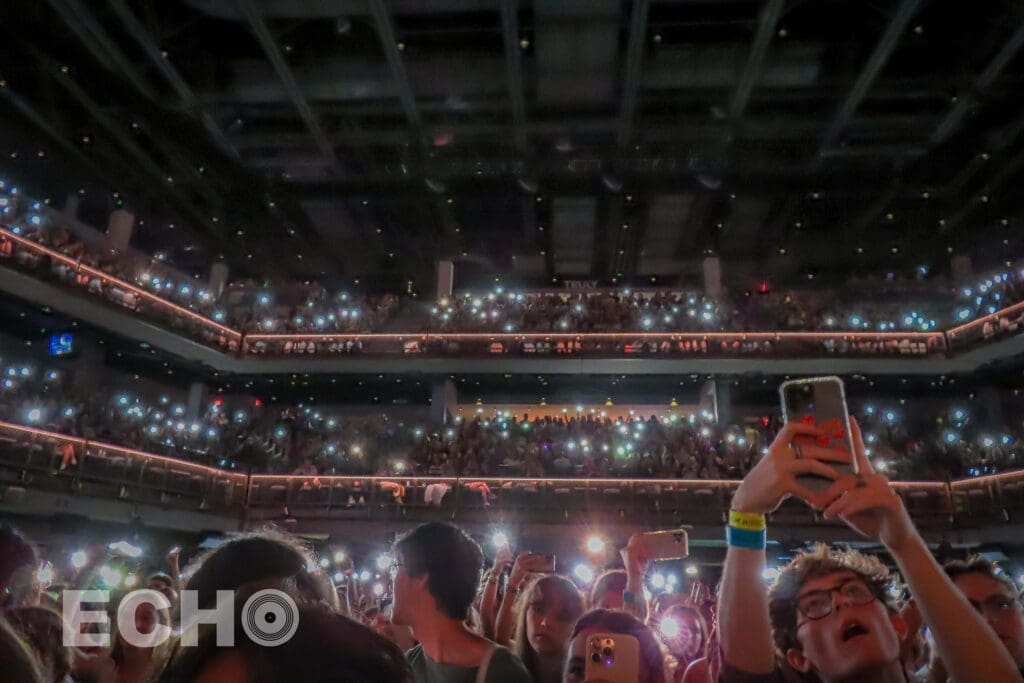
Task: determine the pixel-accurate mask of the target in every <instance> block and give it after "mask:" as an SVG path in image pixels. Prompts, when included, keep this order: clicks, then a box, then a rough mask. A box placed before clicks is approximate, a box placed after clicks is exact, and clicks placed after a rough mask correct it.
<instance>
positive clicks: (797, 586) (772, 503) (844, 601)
mask: <svg viewBox="0 0 1024 683" xmlns="http://www.w3.org/2000/svg"><path fill="white" fill-rule="evenodd" d="M850 432H851V435H852V437H853V445H854V453H853V455H854V457H855V458H856V460H857V465H858V468H857V469H858V472H859V474H857V475H841V474H840V473H839V472H838V471H836V470H835V469H834V468H833V467H831V466H829V464H828V462H834V461H835V459H836V454H835V452H834V451H831V450H830V449H826V448H823V447H820V446H818V445H817V443H818V439H820V438H822V437H824V436H826V434H825V433H824V432H823V431H821V429H820V428H819V427H816V426H814V425H807V424H800V423H790V424H787V425H786V426H785V427H783V428H782V430H781V431H780V432H779V435H778V436H777V437H776V439H775V441H774V442H773V444H772V446H771V448H770V449H769V453H768V455H767V456H766V457H765V458H763V459H762V460H761V461H760V462H759V463H758V464H757V465H756V466H755V467H754V469H753V470H751V471H750V473H749V474H748V475H747V476H746V478H745V479H744V480H743V482H742V483H741V485H740V486H739V488H738V489H737V491H736V493H735V495H734V496H733V500H732V510H731V512H730V515H729V525H728V527H727V529H726V538H727V542H728V545H729V548H728V551H727V554H726V560H725V566H724V569H723V576H722V587H721V590H720V592H719V624H720V629H721V640H720V643H721V651H722V658H723V662H724V665H723V671H722V673H721V674H720V677H719V680H720V681H723V682H724V683H734V682H740V681H744V682H747V683H751V682H753V683H762V682H763V683H769V682H772V683H774V682H775V681H780V680H782V676H783V669H784V668H786V667H790V668H792V669H794V670H795V671H797V672H799V673H801V674H804V675H813V676H814V677H816V678H817V679H818V680H820V681H822V682H823V683H840V682H842V683H853V682H854V681H864V682H866V681H871V682H872V683H890V682H891V683H906V682H907V681H908V677H907V673H906V670H905V667H904V665H903V662H902V659H901V648H900V642H901V638H902V637H904V636H905V635H906V633H907V625H906V622H905V621H903V619H902V618H901V617H900V615H899V614H898V613H897V612H896V609H895V607H896V606H895V604H894V598H893V596H894V591H892V590H890V589H891V588H894V587H895V585H896V583H897V582H896V579H895V576H894V575H892V574H891V573H890V572H889V570H888V569H887V568H886V567H885V566H884V565H883V564H882V563H881V561H879V560H878V559H877V558H872V557H870V556H867V555H864V554H862V553H859V552H856V551H853V550H843V549H832V548H829V547H827V546H818V547H815V548H814V549H813V550H812V551H810V552H805V553H801V554H798V555H797V556H796V557H795V558H794V559H793V561H792V562H790V563H789V564H788V565H787V566H786V567H785V568H784V569H783V570H782V571H781V573H780V575H779V577H778V579H777V580H776V582H775V584H774V585H773V586H772V587H771V590H770V591H769V589H768V586H767V584H766V582H765V580H764V579H763V578H762V572H763V570H764V568H765V546H766V543H767V529H766V523H765V515H766V514H767V513H769V512H772V511H774V510H775V509H776V508H778V507H779V505H780V504H781V503H782V501H783V500H784V499H786V498H787V497H789V496H791V495H795V496H797V497H799V498H802V499H803V500H804V501H806V502H807V503H809V504H810V505H812V506H813V507H815V508H817V509H820V510H823V511H824V517H825V518H826V519H839V520H842V521H843V522H845V523H846V524H847V526H849V527H850V528H851V529H853V530H855V531H857V532H858V533H859V534H861V535H862V536H865V537H867V538H869V539H871V540H872V541H875V542H880V543H881V544H882V545H883V546H885V548H886V550H888V551H889V554H890V555H891V556H892V558H893V559H894V560H895V562H896V564H897V565H898V567H899V569H900V570H901V572H902V573H903V576H904V577H905V578H906V581H907V584H908V586H909V589H910V592H911V594H912V595H913V597H914V600H915V602H916V604H917V606H918V608H919V609H920V612H921V615H922V616H923V618H924V621H925V623H926V624H927V625H928V627H929V629H930V631H931V634H932V635H933V636H934V639H935V643H936V647H937V650H938V654H939V656H940V657H941V658H942V660H943V662H944V663H945V665H946V667H947V670H948V672H949V674H950V678H951V680H952V681H955V682H956V683H976V682H981V681H985V682H986V683H997V682H998V683H1012V682H1020V681H1022V680H1024V679H1022V678H1021V674H1020V673H1019V672H1018V670H1017V667H1016V665H1015V664H1014V662H1013V660H1012V659H1011V657H1010V656H1009V654H1008V653H1007V651H1006V649H1005V648H1004V647H1003V646H1002V645H1001V644H1000V642H999V640H998V639H997V638H996V636H995V634H994V633H992V632H991V631H990V630H989V629H987V628H986V626H985V621H984V619H983V617H982V615H981V614H979V613H978V612H977V611H976V610H975V609H974V608H973V607H972V606H971V604H970V603H969V602H968V601H967V599H966V598H965V597H964V596H963V595H962V594H961V593H960V591H958V590H957V589H956V587H955V586H954V585H953V582H952V580H951V579H950V578H949V577H948V576H947V575H946V574H945V572H943V571H942V567H940V566H939V564H938V562H936V560H935V558H934V557H932V555H931V553H930V552H929V550H928V546H927V545H926V544H925V542H924V540H923V539H922V538H921V536H920V534H919V533H918V532H917V530H916V529H915V528H914V525H913V523H912V522H911V520H910V516H909V515H908V514H907V511H906V508H905V507H904V505H903V502H902V501H901V499H900V497H899V496H898V495H897V494H896V492H895V491H894V490H893V489H892V487H891V486H890V485H889V482H888V480H887V479H886V478H885V477H884V476H882V475H880V474H877V473H875V472H874V470H873V469H872V467H871V463H870V462H869V461H868V459H867V457H866V456H865V453H864V443H863V440H862V438H861V433H860V429H859V428H858V426H857V423H856V421H854V420H851V421H850ZM794 446H795V447H794ZM800 475H815V476H819V477H823V478H826V479H829V480H831V481H832V483H831V484H830V485H828V486H827V488H825V490H821V491H815V490H812V489H810V488H808V487H807V486H805V485H804V483H803V482H802V481H801V480H799V479H798V478H797V477H798V476H800Z"/></svg>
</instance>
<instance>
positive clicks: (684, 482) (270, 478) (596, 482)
mask: <svg viewBox="0 0 1024 683" xmlns="http://www.w3.org/2000/svg"><path fill="white" fill-rule="evenodd" d="M0 430H6V431H11V432H19V433H22V434H26V435H29V436H30V437H40V436H41V437H47V438H51V439H55V440H58V441H71V442H73V443H77V444H81V445H84V446H85V447H87V448H88V447H92V448H99V449H104V450H113V451H119V452H121V453H124V454H127V455H129V456H132V457H136V458H143V459H153V460H158V461H160V462H164V463H170V464H174V465H176V466H181V467H185V468H192V469H197V470H201V471H203V472H207V473H211V474H216V475H219V476H226V477H231V478H233V479H239V480H240V479H244V480H245V481H246V482H247V483H248V484H249V485H252V484H259V483H274V482H288V483H291V482H307V481H310V480H312V479H316V480H318V481H319V482H320V483H321V484H335V483H346V482H349V483H353V484H354V483H356V482H359V483H368V484H371V485H372V484H379V483H384V482H395V481H402V482H411V481H415V482H426V483H438V484H472V483H474V482H483V483H485V484H488V485H494V486H500V485H502V484H534V485H541V484H550V485H552V486H557V485H562V486H585V487H595V486H614V485H619V486H621V485H623V484H631V485H637V486H641V485H643V486H686V487H700V486H705V487H706V486H727V487H736V486H739V484H740V480H739V479H636V478H620V479H613V478H607V477H602V478H594V479H585V478H580V477H437V476H418V475H395V476H393V477H381V476H365V477H361V476H358V475H318V474H250V475H246V474H243V473H241V472H231V471H229V470H223V469H220V468H217V467H209V466H207V465H200V464H198V463H193V462H189V461H188V460H181V459H179V458H174V457H170V456H166V455H157V454H155V453H149V452H147V451H140V450H135V449H133V448H123V447H121V446H115V445H113V444H108V443H103V442H99V441H89V440H86V439H81V438H79V437H75V436H68V435H66V434H61V433H60V432H50V431H46V430H44V429H36V428H35V427H25V426H23V425H19V424H14V423H11V422H4V421H2V420H0ZM1006 477H1012V478H1022V479H1024V470H1016V471H1014V472H1003V473H1001V474H994V475H989V476H985V477H975V478H973V479H958V480H955V481H953V482H951V485H952V486H954V487H957V486H968V485H971V484H977V483H980V482H985V481H987V480H993V479H1002V478H1006ZM891 484H892V486H893V487H895V488H918V489H920V488H934V489H944V488H945V487H946V483H945V482H941V481H894V482H891Z"/></svg>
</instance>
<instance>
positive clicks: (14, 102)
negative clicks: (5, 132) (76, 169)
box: [0, 86, 116, 185]
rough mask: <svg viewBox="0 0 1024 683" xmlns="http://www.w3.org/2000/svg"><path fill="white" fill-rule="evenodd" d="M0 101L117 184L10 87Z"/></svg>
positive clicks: (1, 92) (1, 90)
mask: <svg viewBox="0 0 1024 683" xmlns="http://www.w3.org/2000/svg"><path fill="white" fill-rule="evenodd" d="M0 99H3V100H6V101H7V103H8V104H10V105H11V107H13V108H14V109H15V110H16V111H18V112H19V113H20V114H21V115H22V116H24V117H25V118H26V119H28V120H29V121H31V122H32V124H33V125H35V126H36V128H38V129H39V130H41V131H42V132H43V133H45V134H46V135H47V137H49V138H50V139H51V140H53V141H54V142H55V143H57V144H58V145H59V146H60V148H61V149H63V150H64V151H65V152H67V153H68V154H70V155H71V156H72V157H74V158H75V160H76V161H78V162H79V163H80V164H82V165H83V166H84V167H85V168H86V169H88V170H89V172H91V173H93V174H94V175H95V176H96V177H97V178H99V179H101V180H103V181H104V182H106V183H109V184H111V185H114V184H116V183H115V182H114V180H113V178H112V177H111V176H110V175H108V174H107V172H106V171H104V170H102V169H101V168H100V167H99V166H97V165H96V164H95V163H93V161H92V159H90V158H89V157H87V156H85V155H84V154H82V151H81V150H80V149H79V148H78V147H77V146H75V144H74V143H72V142H71V141H70V140H68V139H67V138H66V137H65V136H64V134H63V133H61V132H60V131H59V130H57V129H56V128H55V127H54V126H53V124H51V123H50V121H49V120H48V119H47V117H45V116H43V115H42V114H40V113H39V112H38V111H36V109H35V107H33V106H32V105H31V104H29V103H28V101H27V100H25V99H24V98H23V97H21V96H20V95H18V94H16V93H15V92H14V91H13V90H12V89H11V87H10V86H4V87H3V88H0Z"/></svg>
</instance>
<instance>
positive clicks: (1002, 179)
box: [940, 150, 1024, 233]
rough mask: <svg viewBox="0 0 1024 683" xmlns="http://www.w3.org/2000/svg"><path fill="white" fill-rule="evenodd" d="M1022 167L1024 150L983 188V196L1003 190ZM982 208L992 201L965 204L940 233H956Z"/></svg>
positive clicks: (1023, 165) (1011, 159)
mask: <svg viewBox="0 0 1024 683" xmlns="http://www.w3.org/2000/svg"><path fill="white" fill-rule="evenodd" d="M1022 167H1024V150H1021V151H1019V152H1017V153H1016V154H1015V155H1014V156H1013V157H1011V158H1010V159H1009V160H1008V161H1007V162H1006V163H1004V164H1003V165H1002V166H1001V167H1000V168H999V171H998V172H997V173H996V174H995V175H994V176H992V177H991V178H990V179H989V180H988V182H986V183H985V185H984V187H983V188H982V190H983V194H986V195H989V196H990V197H991V195H992V194H994V193H995V192H996V191H997V190H999V188H1001V187H1002V186H1003V185H1004V184H1005V183H1006V182H1007V181H1008V180H1010V179H1011V178H1013V176H1014V175H1016V174H1017V172H1018V171H1020V170H1021V168H1022ZM982 206H991V199H990V200H989V203H985V202H982V201H981V200H980V199H977V200H974V199H972V200H971V201H966V202H963V206H962V208H961V209H960V210H959V211H957V212H956V213H955V214H953V216H952V217H951V218H949V219H947V220H946V223H945V225H943V226H942V228H941V230H940V232H943V233H951V232H955V231H956V230H957V228H959V227H960V225H961V224H963V223H964V221H966V220H967V219H968V218H970V217H971V216H973V215H974V214H975V213H976V212H977V211H978V209H979V208H980V207H982Z"/></svg>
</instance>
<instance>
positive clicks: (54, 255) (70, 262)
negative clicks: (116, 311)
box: [0, 228, 242, 339]
mask: <svg viewBox="0 0 1024 683" xmlns="http://www.w3.org/2000/svg"><path fill="white" fill-rule="evenodd" d="M0 236H2V237H3V238H5V239H9V240H11V241H12V242H15V243H16V244H19V245H21V246H22V247H24V248H26V249H28V250H29V251H34V252H36V253H38V254H43V255H45V256H48V257H50V258H51V259H54V260H57V261H60V262H61V263H64V264H65V265H67V266H70V267H72V268H75V269H76V270H77V271H79V272H83V273H86V274H88V275H91V276H93V277H97V278H100V279H101V280H103V281H105V282H109V283H112V284H114V285H116V286H117V287H120V288H123V289H127V290H128V291H130V292H133V293H134V294H137V295H138V296H140V297H142V298H143V299H146V300H147V301H149V302H151V303H155V304H157V305H158V306H163V307H165V308H169V309H170V310H172V311H174V312H175V313H180V314H182V315H185V316H188V317H189V318H192V319H193V320H196V321H197V322H199V323H202V324H203V325H207V326H209V327H213V328H215V329H217V330H218V331H220V332H223V333H224V334H228V335H231V336H232V337H236V338H238V339H241V337H242V333H241V332H238V331H237V330H233V329H231V328H230V327H227V326H225V325H221V324H220V323H218V322H216V321H215V320H211V319H209V318H207V317H206V316H203V315H200V314H198V313H196V312H195V311H190V310H189V309H187V308H184V307H182V306H179V305H177V304H174V303H171V302H170V301H168V300H167V299H164V298H162V297H159V296H156V295H155V294H151V293H149V292H147V291H146V290H144V289H141V288H139V287H137V286H135V285H133V284H131V283H130V282H126V281H124V280H122V279H121V278H118V277H114V276H112V275H109V274H108V273H104V272H103V271H101V270H97V269H96V268H93V267H91V266H87V265H85V264H84V263H81V262H80V261H78V260H76V259H73V258H71V257H70V256H66V255H64V254H62V253H60V252H59V251H55V250H53V249H50V248H49V247H44V246H43V245H41V244H36V243H35V242H33V241H32V240H28V239H25V238H24V237H21V236H20V235H15V234H14V233H13V232H11V231H10V230H8V229H6V228H0Z"/></svg>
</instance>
